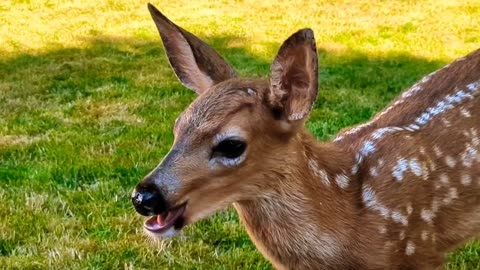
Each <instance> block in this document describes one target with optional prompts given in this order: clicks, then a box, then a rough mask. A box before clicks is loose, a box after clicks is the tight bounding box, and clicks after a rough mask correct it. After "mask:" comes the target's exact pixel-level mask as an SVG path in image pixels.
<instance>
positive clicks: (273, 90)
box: [132, 4, 480, 269]
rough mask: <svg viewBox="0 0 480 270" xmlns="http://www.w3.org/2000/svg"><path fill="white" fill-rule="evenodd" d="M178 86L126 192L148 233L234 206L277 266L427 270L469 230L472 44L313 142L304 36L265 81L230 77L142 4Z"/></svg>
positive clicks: (477, 156) (191, 39)
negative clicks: (175, 112)
mask: <svg viewBox="0 0 480 270" xmlns="http://www.w3.org/2000/svg"><path fill="white" fill-rule="evenodd" d="M148 7H149V10H150V12H151V14H152V17H153V20H154V21H155V24H156V26H157V28H158V30H159V32H160V36H161V38H162V40H163V44H164V46H165V50H166V53H167V56H168V59H169V61H170V64H171V66H172V68H173V70H174V71H175V73H176V75H177V77H178V78H179V80H180V81H181V82H182V83H183V84H184V85H185V86H186V87H187V88H190V89H192V90H193V91H195V92H196V93H198V97H197V98H196V100H194V101H193V102H192V104H191V105H190V106H189V107H188V108H187V109H186V110H185V111H184V112H183V113H182V114H181V115H180V116H179V117H178V118H177V120H176V121H175V125H174V129H173V131H174V134H175V140H174V143H173V146H172V148H171V150H170V152H169V153H168V154H167V155H166V157H165V158H164V159H163V161H162V162H161V163H160V165H159V166H158V167H157V168H155V169H154V170H153V171H152V172H151V173H150V174H149V175H148V176H146V177H145V179H144V180H143V181H142V182H141V183H139V184H138V185H137V187H136V189H135V190H134V192H133V194H132V202H133V204H134V206H135V209H136V210H137V212H138V213H140V214H142V215H145V216H149V218H148V219H147V220H146V221H145V224H144V227H145V229H146V231H147V232H148V233H149V234H151V235H152V236H154V237H165V236H171V235H173V234H175V232H176V231H178V230H181V229H182V227H183V226H185V225H187V224H191V223H194V222H196V221H198V220H200V219H202V218H205V217H207V216H209V215H211V214H213V213H214V212H215V211H217V210H220V209H224V208H226V207H227V206H229V205H231V204H232V203H233V205H234V207H235V209H236V210H237V212H238V214H239V216H240V219H241V221H242V223H243V224H244V225H245V228H246V230H247V232H248V234H249V236H250V238H251V239H252V241H253V242H254V243H255V245H256V246H257V248H258V249H259V250H260V252H261V253H262V254H263V255H264V256H265V257H266V258H267V259H268V260H269V261H270V262H271V263H272V264H273V265H274V266H275V267H276V268H278V269H439V268H442V264H443V261H444V256H445V254H446V252H448V251H451V250H452V249H454V248H455V247H458V246H459V245H460V244H462V243H465V242H466V241H468V240H469V239H473V238H475V237H478V236H479V234H480V152H479V147H480V137H479V136H480V134H479V132H480V117H479V116H477V115H478V114H480V104H479V99H478V98H477V96H478V92H480V91H479V89H480V50H477V51H475V52H473V53H471V54H470V55H468V56H466V57H464V58H460V59H458V60H456V61H455V62H453V63H451V64H449V65H447V66H446V67H444V68H442V69H440V70H438V71H436V72H434V73H432V74H430V75H428V76H426V77H424V78H423V79H422V80H421V81H419V82H418V83H417V84H415V85H414V86H413V87H412V88H410V89H409V90H408V91H406V92H404V93H403V94H402V95H401V96H400V97H399V98H397V99H396V100H395V101H394V102H393V103H392V104H391V105H390V106H389V107H388V108H386V109H385V110H383V111H382V112H380V113H378V114H377V115H376V116H375V117H374V118H373V119H372V120H371V121H369V122H367V123H366V124H363V125H360V126H357V127H355V128H353V129H350V130H346V131H343V132H341V134H340V135H339V136H338V137H336V139H335V140H333V141H331V142H318V141H316V140H315V139H314V138H313V136H311V135H309V133H308V132H307V131H306V129H305V128H304V122H305V120H306V118H307V116H308V114H309V112H310V110H311V108H312V105H313V104H314V102H315V99H316V96H317V92H318V70H317V69H318V63H317V62H318V60H317V50H316V45H315V39H314V35H313V32H312V30H310V29H303V30H299V31H298V32H296V33H295V34H293V35H292V36H290V37H289V38H288V39H287V40H286V41H285V42H284V43H283V45H282V46H281V47H280V50H279V52H278V54H277V56H276V57H275V59H274V61H273V64H272V66H271V73H270V79H269V80H246V79H240V78H238V77H237V74H236V73H235V71H234V70H233V69H232V67H230V65H229V64H228V63H227V62H226V61H225V60H223V59H222V57H221V56H220V55H219V54H218V53H217V52H215V51H214V50H213V49H212V48H211V47H209V46H208V45H207V44H205V43H204V42H203V41H201V40H200V39H199V38H197V37H196V36H194V35H193V34H191V33H189V32H187V31H186V30H184V29H182V28H180V27H179V26H177V25H175V24H174V23H173V22H171V21H170V20H169V19H167V18H166V17H165V16H164V15H163V14H161V13H160V12H159V11H158V10H157V9H156V8H155V7H154V6H152V5H150V4H149V5H148Z"/></svg>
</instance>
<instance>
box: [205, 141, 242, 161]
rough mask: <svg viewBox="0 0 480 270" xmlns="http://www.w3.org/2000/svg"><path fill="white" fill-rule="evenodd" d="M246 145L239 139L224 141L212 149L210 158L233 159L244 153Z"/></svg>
mask: <svg viewBox="0 0 480 270" xmlns="http://www.w3.org/2000/svg"><path fill="white" fill-rule="evenodd" d="M246 147H247V144H246V143H244V142H243V141H241V140H239V139H225V140H223V141H221V142H220V143H218V144H217V146H215V147H214V148H213V151H212V157H225V158H229V159H234V158H237V157H239V156H241V155H242V154H243V152H245V148H246Z"/></svg>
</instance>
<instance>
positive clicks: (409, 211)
mask: <svg viewBox="0 0 480 270" xmlns="http://www.w3.org/2000/svg"><path fill="white" fill-rule="evenodd" d="M412 212H413V207H412V203H408V205H407V214H408V215H411V214H412Z"/></svg>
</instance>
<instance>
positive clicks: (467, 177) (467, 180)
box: [461, 174, 472, 186]
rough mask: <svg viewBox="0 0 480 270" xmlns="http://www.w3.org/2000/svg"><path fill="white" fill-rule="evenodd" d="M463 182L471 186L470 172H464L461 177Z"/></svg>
mask: <svg viewBox="0 0 480 270" xmlns="http://www.w3.org/2000/svg"><path fill="white" fill-rule="evenodd" d="M461 183H462V185H464V186H469V185H470V184H471V183H472V176H470V175H469V174H463V175H462V178H461Z"/></svg>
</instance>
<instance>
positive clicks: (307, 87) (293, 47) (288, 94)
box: [269, 29, 318, 121]
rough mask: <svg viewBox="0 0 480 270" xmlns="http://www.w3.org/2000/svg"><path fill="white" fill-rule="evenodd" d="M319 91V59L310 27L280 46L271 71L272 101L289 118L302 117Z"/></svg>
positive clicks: (304, 116)
mask: <svg viewBox="0 0 480 270" xmlns="http://www.w3.org/2000/svg"><path fill="white" fill-rule="evenodd" d="M317 93H318V58H317V47H316V45H315V37H314V35H313V31H312V30H311V29H302V30H299V31H298V32H296V33H295V34H293V35H292V36H290V37H289V38H288V39H287V40H286V41H285V42H284V43H283V44H282V46H281V47H280V50H279V51H278V54H277V56H276V57H275V60H274V61H273V64H272V67H271V71H270V96H269V99H270V103H271V105H272V106H273V107H274V108H275V109H277V110H278V109H280V110H281V111H282V112H283V113H284V114H285V117H286V118H287V119H288V120H290V121H295V120H303V119H305V118H306V116H307V115H308V113H309V112H310V110H311V108H312V106H313V103H314V102H315V99H316V97H317Z"/></svg>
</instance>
